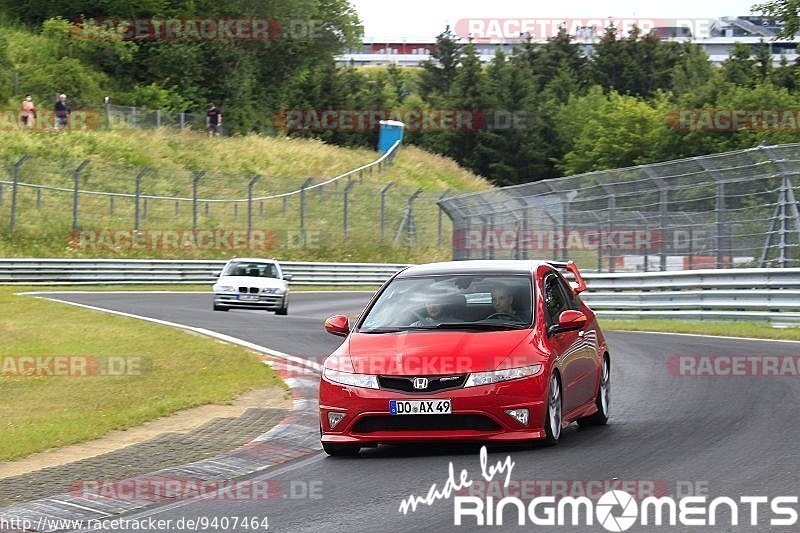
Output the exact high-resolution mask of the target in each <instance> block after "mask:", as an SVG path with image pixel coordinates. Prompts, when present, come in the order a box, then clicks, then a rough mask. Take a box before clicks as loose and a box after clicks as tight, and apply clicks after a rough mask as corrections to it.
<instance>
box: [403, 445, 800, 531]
mask: <svg viewBox="0 0 800 533" xmlns="http://www.w3.org/2000/svg"><path fill="white" fill-rule="evenodd" d="M514 465H515V463H514V461H512V460H511V456H506V459H505V460H503V461H497V462H496V463H495V464H493V465H490V464H489V463H488V459H487V451H486V447H485V446H484V447H482V448H481V451H480V476H481V477H480V478H477V479H472V478H471V477H470V474H469V472H468V471H467V470H466V469H462V470H461V471H460V472H459V474H458V475H456V473H455V469H454V467H453V462H452V461H451V462H450V464H449V468H448V477H447V479H446V480H445V482H444V483H443V484H441V486H440V485H439V484H437V483H433V484H432V485H431V487H430V489H429V490H428V492H427V494H426V495H425V496H417V495H413V494H412V495H410V496H408V497H406V498H405V499H404V500H403V501H402V502H401V503H400V507H399V509H398V511H399V512H400V513H402V514H404V515H406V514H408V513H409V512H415V511H416V510H417V508H418V507H420V506H422V505H427V506H432V505H434V504H435V503H437V502H439V501H440V500H446V499H450V498H452V499H453V525H455V526H468V527H475V526H502V525H519V526H525V525H534V526H593V525H595V523H596V524H598V525H600V526H602V527H603V529H605V530H607V531H614V532H621V531H627V530H629V529H630V528H632V527H633V526H634V525H636V524H640V525H643V526H647V525H656V526H661V525H668V526H676V525H682V526H717V525H719V526H723V527H730V526H738V525H739V524H740V515H741V517H744V518H743V519H742V520H741V523H742V525H745V524H747V525H750V526H764V525H769V526H773V527H774V526H796V525H797V520H798V497H797V496H778V497H774V498H770V497H767V496H739V497H738V498H736V499H735V498H730V497H726V496H720V497H716V498H710V497H709V496H707V495H705V494H703V495H701V494H699V492H698V493H695V494H694V495H688V496H682V497H680V498H676V497H672V496H658V495H653V496H646V497H643V498H642V497H640V498H639V499H637V498H636V497H634V496H633V495H632V494H630V493H629V492H627V491H625V490H619V489H612V490H608V491H606V492H605V493H603V494H602V495H600V496H599V498H597V499H596V501H595V500H593V499H591V498H589V497H587V496H571V495H570V496H562V497H560V498H557V497H556V496H554V495H547V496H536V497H534V498H532V499H529V500H523V499H521V498H519V497H518V496H503V497H500V498H497V497H495V496H488V495H483V496H464V495H461V494H463V492H464V491H465V490H467V489H468V488H470V487H472V486H473V484H475V483H476V482H477V483H493V482H494V481H495V478H496V477H497V478H498V481H503V488H505V489H507V488H508V487H509V485H510V484H511V482H512V477H511V476H512V472H513V469H514Z"/></svg>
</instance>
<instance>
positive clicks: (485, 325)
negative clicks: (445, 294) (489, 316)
mask: <svg viewBox="0 0 800 533" xmlns="http://www.w3.org/2000/svg"><path fill="white" fill-rule="evenodd" d="M527 328H528V325H527V324H521V323H520V324H512V323H509V322H503V323H497V322H495V323H491V322H466V323H465V322H460V323H444V324H437V325H436V326H431V327H429V328H420V329H480V330H493V329H527Z"/></svg>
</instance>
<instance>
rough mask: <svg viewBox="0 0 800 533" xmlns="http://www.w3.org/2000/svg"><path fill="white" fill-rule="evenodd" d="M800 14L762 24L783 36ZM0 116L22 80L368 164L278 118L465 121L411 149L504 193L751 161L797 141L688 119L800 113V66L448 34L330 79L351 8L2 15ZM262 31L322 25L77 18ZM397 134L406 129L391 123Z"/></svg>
mask: <svg viewBox="0 0 800 533" xmlns="http://www.w3.org/2000/svg"><path fill="white" fill-rule="evenodd" d="M798 6H800V0H776V1H772V2H768V3H767V4H765V5H764V6H761V9H762V10H763V11H764V12H765V13H768V14H770V15H773V16H779V17H781V18H782V19H783V20H785V21H786V22H787V28H791V27H792V26H791V24H795V23H796V22H797V20H796V19H797V11H798ZM0 13H3V19H2V22H0V24H3V25H4V26H5V27H4V34H3V36H0V101H10V102H11V105H13V106H18V105H19V96H20V95H17V96H16V97H14V98H13V99H11V100H9V98H10V97H11V91H12V86H13V84H12V82H13V70H16V71H18V72H19V73H20V93H22V94H24V93H31V94H33V95H34V98H35V100H36V101H37V102H38V103H39V104H40V107H42V106H43V107H49V105H50V102H52V99H53V97H54V95H55V94H56V93H57V92H66V93H67V94H68V95H69V96H70V99H71V101H72V102H73V105H77V106H78V107H80V106H85V107H99V106H100V105H101V103H102V98H103V96H105V95H109V96H111V98H112V102H113V103H116V104H122V105H135V106H137V107H146V108H152V109H164V110H169V111H193V112H200V113H202V112H203V111H204V110H205V106H206V104H207V103H208V102H209V101H214V102H216V103H217V104H218V105H219V106H220V107H221V108H222V111H223V113H224V115H225V119H226V120H225V121H226V126H227V127H228V128H235V129H234V130H233V131H234V132H235V133H240V134H245V133H249V132H257V133H261V134H268V135H275V134H279V135H281V134H286V135H288V136H295V137H306V138H316V139H320V140H323V141H325V142H328V143H332V144H336V145H341V146H352V147H369V148H373V147H374V146H375V144H376V141H377V137H378V132H377V130H370V131H342V130H336V129H331V130H325V131H311V130H306V131H289V132H284V131H281V128H280V126H281V122H280V116H281V114H280V111H285V110H297V109H300V110H306V111H307V110H324V109H333V110H391V111H394V112H396V113H399V112H406V111H411V110H415V111H421V112H427V113H429V114H432V115H434V116H437V115H438V116H441V115H442V114H443V113H464V112H469V113H472V117H473V119H474V120H473V123H472V124H471V125H467V126H466V127H457V128H448V127H444V128H442V127H429V128H415V127H413V126H411V127H409V128H407V130H406V137H405V142H406V143H408V144H415V145H417V146H420V147H422V148H424V149H426V150H429V151H432V152H435V153H438V154H444V155H447V156H450V157H452V158H453V159H455V160H456V161H457V162H458V163H459V164H461V165H463V166H465V167H467V168H468V169H470V170H471V171H473V172H476V173H479V174H481V175H484V176H486V177H488V178H490V179H491V180H492V181H493V182H494V183H495V184H497V185H512V184H516V183H523V182H527V181H535V180H539V179H545V178H553V177H557V176H560V175H563V174H564V173H572V172H585V171H590V170H596V169H605V168H610V167H616V166H625V165H634V164H642V163H649V162H654V161H661V160H669V159H674V158H678V157H684V156H694V155H700V154H704V153H711V152H717V151H724V150H733V149H739V148H744V147H749V146H753V144H757V143H759V142H763V141H766V142H785V141H795V140H797V139H796V133H795V131H794V130H784V131H763V130H757V129H756V130H753V131H748V130H741V131H696V130H692V129H691V128H688V129H687V128H681V127H676V123H675V117H676V116H680V112H681V111H682V110H683V111H685V110H695V109H722V110H742V111H747V110H773V109H774V110H779V109H791V108H795V107H797V106H798V98H800V62H795V63H789V62H788V61H787V60H785V59H784V60H783V61H782V62H781V64H780V65H779V66H774V65H773V62H772V57H771V55H770V53H769V52H770V50H769V44H768V43H765V42H761V43H759V44H758V45H754V46H750V45H747V44H742V43H739V44H737V45H736V46H735V47H734V49H733V50H732V52H731V54H730V57H729V58H728V59H727V60H726V61H725V62H724V64H723V65H722V67H721V68H714V67H713V66H712V64H711V63H710V61H709V58H708V57H707V56H706V55H705V53H704V52H703V51H702V49H701V48H700V47H699V46H697V45H696V44H693V43H691V42H684V43H676V42H661V41H659V39H658V37H657V36H654V35H649V34H644V33H642V32H641V31H640V30H639V29H638V28H633V30H632V31H630V32H629V33H628V34H625V35H623V34H621V33H620V31H619V30H618V29H616V28H614V27H609V28H608V29H607V31H606V33H605V35H604V36H603V38H602V39H601V40H600V41H599V42H598V43H597V45H596V46H595V50H594V53H593V54H591V55H588V56H587V55H586V54H585V51H584V50H583V49H582V46H581V45H579V44H577V43H575V42H573V41H572V39H571V37H570V36H569V35H568V34H567V31H566V30H562V31H561V32H560V33H559V34H558V35H556V36H555V37H553V38H552V39H550V40H549V41H548V42H547V43H534V42H531V41H528V42H522V43H520V44H519V45H518V46H517V48H516V50H515V51H514V53H513V54H507V53H502V52H501V53H498V54H497V55H496V57H495V58H494V59H493V60H492V61H491V63H490V64H488V65H484V64H482V63H481V62H480V60H479V55H478V47H477V46H476V44H475V43H472V42H469V43H463V42H462V41H461V40H460V39H459V38H458V37H457V36H456V35H455V34H454V33H453V32H452V31H451V30H450V29H449V28H447V29H445V31H444V32H442V33H441V34H440V35H439V36H438V37H437V46H436V49H435V51H434V52H433V54H432V59H433V60H434V61H429V62H427V63H425V64H423V65H422V67H421V68H399V67H397V66H394V65H391V66H389V67H385V68H384V67H377V68H363V69H357V68H354V67H337V66H336V64H335V61H334V57H335V55H336V54H337V53H339V52H340V51H341V50H343V49H344V47H346V46H348V45H352V44H357V43H358V36H359V32H360V27H359V21H358V17H357V16H356V14H355V12H354V11H353V9H352V7H351V6H350V5H349V3H348V2H347V0H303V1H292V0H276V1H274V2H252V1H251V0H232V1H231V2H226V3H220V2H216V1H212V0H191V1H188V0H187V1H182V0H179V1H169V0H145V1H143V2H136V3H133V4H131V3H129V2H127V1H123V0H103V1H102V2H101V1H98V0H70V1H67V0H47V1H45V0H28V1H22V2H11V0H0ZM91 17H96V18H113V17H158V18H161V17H165V18H166V17H181V18H226V17H259V18H270V19H278V20H280V21H283V22H286V21H292V20H322V21H325V23H324V25H323V26H322V27H320V28H317V30H318V34H317V35H314V36H313V37H309V36H308V35H303V34H298V33H297V32H293V31H291V28H290V25H288V24H286V25H285V26H286V27H284V29H283V33H282V34H281V36H280V37H278V38H275V39H270V40H260V41H226V40H203V41H191V40H141V41H131V40H123V39H121V38H120V37H119V36H118V35H113V34H108V35H105V34H104V35H103V36H102V38H87V37H86V35H85V32H83V30H82V27H81V26H80V25H78V21H79V20H80V19H82V18H91ZM398 118H402V117H398Z"/></svg>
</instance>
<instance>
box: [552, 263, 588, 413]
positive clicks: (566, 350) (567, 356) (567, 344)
mask: <svg viewBox="0 0 800 533" xmlns="http://www.w3.org/2000/svg"><path fill="white" fill-rule="evenodd" d="M542 295H543V297H544V308H545V315H546V316H545V331H548V330H549V329H550V327H551V326H553V325H557V324H558V317H559V316H560V315H561V313H563V312H564V311H566V310H567V309H569V300H568V299H567V297H566V294H564V291H563V289H562V286H561V284H560V283H559V277H558V275H557V274H556V273H555V272H553V273H551V274H548V275H547V276H545V278H544V281H543V290H542ZM547 342H548V345H549V348H550V353H551V354H552V356H553V357H554V358H555V360H556V366H557V367H558V368H560V369H561V390H562V395H563V396H562V397H563V400H562V405H563V411H564V413H565V414H566V413H568V412H569V411H571V410H572V409H575V408H576V407H578V406H579V405H581V403H582V402H581V400H582V394H581V392H580V389H579V387H580V385H581V383H580V381H581V380H580V374H581V373H580V360H579V359H580V357H581V355H582V354H581V345H582V342H583V339H582V338H580V337H579V336H578V332H577V331H565V332H562V333H556V334H554V335H549V336H548V337H547Z"/></svg>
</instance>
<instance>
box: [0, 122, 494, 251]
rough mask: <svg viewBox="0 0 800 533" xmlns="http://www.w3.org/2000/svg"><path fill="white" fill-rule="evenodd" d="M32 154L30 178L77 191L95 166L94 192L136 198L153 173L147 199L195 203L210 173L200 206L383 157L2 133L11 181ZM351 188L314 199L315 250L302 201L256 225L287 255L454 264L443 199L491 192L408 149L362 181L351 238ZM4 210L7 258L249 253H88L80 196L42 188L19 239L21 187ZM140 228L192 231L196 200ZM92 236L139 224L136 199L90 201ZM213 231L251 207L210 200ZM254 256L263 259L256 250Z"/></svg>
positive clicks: (355, 193) (357, 181) (204, 213)
mask: <svg viewBox="0 0 800 533" xmlns="http://www.w3.org/2000/svg"><path fill="white" fill-rule="evenodd" d="M21 154H31V155H32V156H33V157H32V158H31V159H30V160H29V161H27V162H25V163H24V164H23V165H22V166H21V167H20V181H22V182H26V183H35V184H43V185H48V186H55V187H63V188H67V189H69V188H70V187H72V182H73V174H72V171H73V170H74V169H75V167H76V166H77V165H78V164H79V163H80V162H81V161H82V160H84V159H88V160H89V161H90V163H89V165H88V166H87V167H86V169H85V170H84V171H83V172H82V173H81V175H80V181H79V187H80V188H81V189H83V190H97V191H114V192H122V193H127V194H132V193H134V192H135V176H136V174H137V172H138V170H139V169H140V168H142V167H144V166H147V167H150V168H151V169H152V170H151V171H150V172H149V173H147V174H146V175H144V177H143V178H142V181H141V191H142V193H143V194H151V195H157V196H177V197H182V198H191V197H192V172H191V171H192V170H200V169H203V170H207V171H208V172H207V174H206V175H205V176H203V178H202V179H201V180H200V181H199V184H198V196H199V197H200V198H224V199H241V198H246V197H247V185H248V181H249V179H250V178H251V176H253V175H254V174H259V175H261V176H262V177H261V178H260V180H259V181H258V182H257V183H256V184H255V186H254V189H253V195H254V196H255V197H258V196H266V195H271V194H276V193H282V192H287V191H292V190H297V189H299V188H300V187H301V185H302V183H303V182H304V181H305V180H306V179H307V178H312V179H313V181H312V183H320V182H322V181H324V180H325V179H327V178H330V177H333V176H336V175H339V174H341V173H344V172H346V171H348V170H351V169H354V168H357V167H359V166H362V165H364V164H366V163H369V162H371V161H374V160H375V159H376V158H377V157H378V154H377V152H374V151H372V150H367V149H346V148H339V147H334V146H331V145H327V144H324V143H322V142H320V141H315V140H306V139H290V138H282V137H263V136H258V135H248V136H238V137H231V138H215V139H208V138H207V137H205V136H204V135H202V134H200V133H193V132H186V131H184V132H179V131H173V130H167V129H161V130H148V131H139V130H127V131H85V132H78V131H76V132H69V133H63V134H53V133H49V132H21V131H8V132H0V165H2V167H3V169H4V171H0V172H2V174H4V179H8V178H7V176H9V175H10V172H11V170H10V169H11V167H12V166H13V164H14V162H16V161H17V160H18V159H17V158H18V156H20V155H21ZM388 183H394V185H393V187H392V188H391V189H389V192H388V193H387V195H386V211H385V213H386V217H385V219H386V223H385V226H384V236H385V239H384V243H383V244H381V243H380V223H379V221H380V216H379V214H380V207H379V206H380V191H381V189H382V188H383V187H384V185H386V184H388ZM346 185H347V182H346V180H341V181H340V182H336V183H334V184H330V185H326V186H324V187H320V188H317V189H314V190H311V191H309V192H308V193H307V197H306V203H305V207H306V216H305V221H304V223H305V229H306V231H307V232H308V245H307V246H306V247H300V246H299V245H298V239H297V236H298V235H299V230H300V215H299V212H300V197H299V195H296V196H292V197H289V198H288V199H287V200H286V201H285V202H284V200H283V199H271V200H265V201H263V202H260V201H259V202H255V204H254V205H253V214H252V220H253V228H254V229H255V230H263V231H264V232H265V234H266V235H267V241H268V246H267V249H266V250H259V252H261V253H260V254H259V255H263V254H268V255H274V256H276V257H280V258H282V259H285V260H288V259H296V260H332V261H333V260H335V261H397V262H421V261H428V260H440V259H449V258H450V255H451V252H450V244H449V243H450V231H451V229H450V221H449V219H447V217H444V219H443V221H444V223H443V226H442V227H443V235H442V237H443V239H442V244H441V245H439V242H438V218H439V213H438V211H439V210H438V207H437V205H436V201H437V200H438V199H439V197H440V195H441V193H442V192H443V191H445V190H447V189H449V190H450V194H451V195H452V194H458V193H462V192H470V191H476V190H485V189H488V188H489V184H488V183H487V182H486V181H485V180H483V179H482V178H480V177H478V176H475V175H474V174H471V173H469V172H468V171H466V170H464V169H462V168H460V167H459V166H458V165H457V164H456V163H454V162H453V161H452V160H449V159H446V158H444V157H440V156H437V155H433V154H430V153H427V152H424V151H422V150H420V149H418V148H415V147H411V146H408V147H404V148H403V149H402V150H401V152H400V154H399V155H398V156H397V157H396V158H395V160H394V163H393V164H392V166H390V167H388V168H385V169H384V171H383V172H378V170H377V169H375V170H373V171H372V172H364V173H362V174H359V175H357V176H355V177H354V182H353V184H352V185H351V189H350V191H349V199H348V238H347V239H345V238H344V230H343V226H344V216H343V215H344V212H343V204H344V194H343V191H344V188H345V186H346ZM3 188H4V194H3V200H2V203H0V256H7V257H21V256H33V257H45V256H49V257H127V258H135V257H141V258H157V257H164V258H167V257H169V258H172V257H174V258H187V259H189V258H226V257H230V256H231V255H247V254H246V253H245V252H247V250H241V249H240V250H230V249H224V248H222V249H220V248H219V247H212V248H210V249H196V248H195V249H186V250H182V249H178V250H175V249H159V248H155V249H154V248H153V247H144V248H143V249H131V248H130V247H125V246H123V247H120V248H116V249H110V248H109V247H107V246H104V247H99V248H94V247H86V246H80V245H79V243H78V242H77V241H76V240H71V239H70V232H71V224H72V195H71V193H69V192H58V191H50V190H44V191H43V192H42V195H41V199H40V202H41V204H40V205H37V198H36V192H35V191H34V190H33V189H30V188H25V187H21V188H20V189H19V192H18V204H17V205H18V208H17V219H16V227H15V232H14V234H13V235H12V236H9V234H8V231H7V229H8V224H9V217H10V204H11V202H10V201H9V200H10V194H9V193H10V191H9V187H8V186H7V185H5V186H3ZM417 189H422V190H423V192H422V195H421V196H420V197H419V198H418V199H417V201H416V202H415V204H414V214H415V223H416V224H415V225H416V237H417V238H416V242H415V246H414V247H409V246H408V243H407V241H406V240H405V236H404V234H403V238H401V239H400V240H399V241H398V244H397V245H395V243H394V241H395V236H396V235H397V233H398V229H399V227H400V225H401V220H402V218H403V214H404V212H405V209H406V205H407V200H408V198H409V196H410V195H411V194H412V193H413V192H414V191H416V190H417ZM139 207H140V226H139V227H140V229H145V230H185V229H190V228H191V227H192V218H193V214H192V205H191V202H180V203H179V204H178V205H177V208H176V204H175V202H173V201H169V200H155V199H151V200H148V201H147V205H146V206H145V205H144V202H141V203H140V206H139ZM78 213H79V228H80V229H81V230H95V231H96V230H124V231H130V230H132V229H133V227H134V220H135V215H134V213H135V202H134V201H133V199H131V198H124V197H120V198H116V199H115V200H114V205H113V212H112V205H111V202H110V200H109V198H107V197H103V196H92V195H81V196H80V197H79V209H78ZM198 226H199V227H200V228H201V229H209V230H211V229H222V230H237V229H238V230H244V229H246V227H247V204H246V203H241V204H238V207H236V206H235V205H234V204H233V203H211V204H205V203H201V204H199V209H198ZM252 255H255V253H253V254H252Z"/></svg>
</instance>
